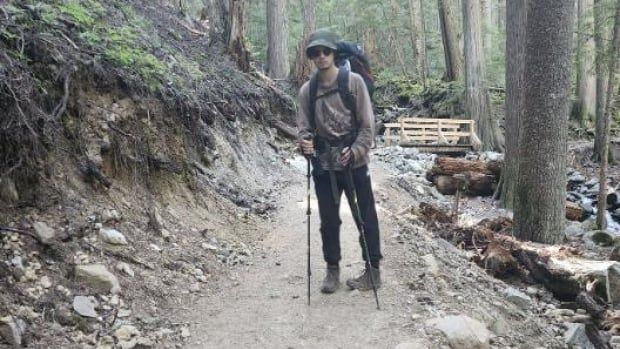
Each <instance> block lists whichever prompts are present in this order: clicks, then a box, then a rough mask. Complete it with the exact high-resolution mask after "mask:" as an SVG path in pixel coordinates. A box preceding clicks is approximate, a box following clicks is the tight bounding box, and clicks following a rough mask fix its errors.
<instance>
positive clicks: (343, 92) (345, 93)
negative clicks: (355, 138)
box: [309, 41, 375, 129]
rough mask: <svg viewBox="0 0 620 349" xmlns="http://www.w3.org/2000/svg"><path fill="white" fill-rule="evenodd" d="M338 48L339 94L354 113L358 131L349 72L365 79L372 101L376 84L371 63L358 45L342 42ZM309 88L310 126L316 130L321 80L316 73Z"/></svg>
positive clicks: (335, 59)
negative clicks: (316, 112) (316, 111)
mask: <svg viewBox="0 0 620 349" xmlns="http://www.w3.org/2000/svg"><path fill="white" fill-rule="evenodd" d="M336 47H337V49H336V52H335V57H334V63H335V64H336V66H337V67H338V77H337V79H336V80H337V81H338V93H339V94H340V98H341V99H342V102H343V103H344V106H345V107H346V108H347V109H349V110H350V111H351V112H352V115H353V120H354V125H355V128H356V129H357V125H356V123H355V120H356V117H355V96H353V93H351V90H350V89H349V76H350V74H349V72H353V73H357V74H359V75H360V76H361V77H362V78H363V79H364V83H365V84H366V89H367V90H368V95H369V96H370V98H371V99H372V95H373V93H374V91H375V83H374V79H373V76H372V72H371V70H370V62H369V60H368V57H367V56H366V54H365V53H364V50H363V49H362V47H361V46H360V45H358V44H356V43H353V42H350V41H340V42H339V43H338V44H337V45H336ZM309 88H310V91H309V93H310V103H309V108H310V125H311V127H312V128H313V129H314V128H315V125H314V115H315V105H316V100H317V92H318V89H319V78H318V74H317V73H314V74H313V75H312V77H311V78H310V86H309ZM334 92H335V91H334Z"/></svg>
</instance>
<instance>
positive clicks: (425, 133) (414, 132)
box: [405, 130, 471, 137]
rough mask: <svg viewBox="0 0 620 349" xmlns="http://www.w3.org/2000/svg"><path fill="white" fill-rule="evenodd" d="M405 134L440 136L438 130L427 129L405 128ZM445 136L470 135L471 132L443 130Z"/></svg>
mask: <svg viewBox="0 0 620 349" xmlns="http://www.w3.org/2000/svg"><path fill="white" fill-rule="evenodd" d="M405 134H406V135H407V136H421V135H429V136H439V132H437V131H426V130H405ZM441 134H443V135H444V136H446V137H447V136H453V137H470V136H471V133H469V132H442V133H441Z"/></svg>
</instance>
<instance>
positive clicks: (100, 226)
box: [95, 222, 103, 230]
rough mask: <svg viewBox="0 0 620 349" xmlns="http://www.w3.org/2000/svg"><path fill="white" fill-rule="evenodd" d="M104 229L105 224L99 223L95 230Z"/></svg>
mask: <svg viewBox="0 0 620 349" xmlns="http://www.w3.org/2000/svg"><path fill="white" fill-rule="evenodd" d="M102 228H103V224H101V223H99V222H98V223H95V229H97V230H101V229H102Z"/></svg>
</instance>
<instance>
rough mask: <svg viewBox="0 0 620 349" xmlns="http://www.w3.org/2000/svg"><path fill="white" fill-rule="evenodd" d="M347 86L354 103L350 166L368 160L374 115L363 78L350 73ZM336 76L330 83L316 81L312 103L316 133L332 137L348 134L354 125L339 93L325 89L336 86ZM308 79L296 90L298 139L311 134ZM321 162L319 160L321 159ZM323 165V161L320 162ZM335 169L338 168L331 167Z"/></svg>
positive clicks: (328, 137)
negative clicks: (316, 86)
mask: <svg viewBox="0 0 620 349" xmlns="http://www.w3.org/2000/svg"><path fill="white" fill-rule="evenodd" d="M350 74H351V75H350V78H349V88H350V91H351V93H352V94H353V96H354V100H355V106H356V118H357V125H358V134H357V138H356V139H355V141H354V142H353V144H352V145H351V150H352V151H353V156H354V163H353V168H357V167H360V166H363V165H366V164H368V162H369V161H370V158H369V156H368V155H369V154H368V153H369V150H370V147H371V145H372V141H373V131H372V130H373V125H374V122H375V116H374V114H373V111H372V105H371V103H370V96H369V95H368V90H367V89H366V84H365V83H364V79H363V78H362V77H361V76H360V75H358V74H356V73H350ZM337 85H338V81H337V79H335V80H334V82H333V83H332V84H331V85H322V84H321V83H320V81H319V86H318V91H317V100H316V104H315V120H314V124H315V127H316V135H318V136H320V137H323V138H327V139H336V138H339V137H342V136H344V135H347V134H350V133H351V132H352V131H353V128H354V127H355V124H354V123H353V119H352V116H351V111H350V110H349V109H347V107H345V105H344V102H343V101H342V100H341V98H340V94H339V93H337V92H336V93H328V94H326V95H325V96H323V94H325V93H326V92H329V91H333V90H334V89H337V88H338V86H337ZM309 104H310V82H309V81H308V82H306V83H305V84H304V85H303V86H302V87H301V89H300V91H299V108H298V110H297V129H298V137H299V139H304V138H307V137H308V136H312V135H314V134H315V130H312V128H311V126H310V121H309V118H310V107H309ZM321 162H322V163H324V162H323V161H321ZM324 166H325V165H324ZM335 169H338V168H335Z"/></svg>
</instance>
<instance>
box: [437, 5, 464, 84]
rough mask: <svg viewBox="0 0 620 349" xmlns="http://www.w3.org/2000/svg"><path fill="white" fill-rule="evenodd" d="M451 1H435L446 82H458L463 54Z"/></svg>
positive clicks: (461, 70) (461, 71) (461, 73)
mask: <svg viewBox="0 0 620 349" xmlns="http://www.w3.org/2000/svg"><path fill="white" fill-rule="evenodd" d="M452 3H453V2H452V1H451V0H437V6H438V8H439V21H440V23H441V40H442V42H443V49H444V59H445V62H446V75H445V80H446V81H458V80H460V79H461V78H462V77H463V74H464V73H463V54H462V52H461V49H460V48H459V37H458V34H457V33H458V31H457V28H458V26H457V24H456V19H455V18H454V15H455V14H454V12H455V11H454V8H453V7H452Z"/></svg>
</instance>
